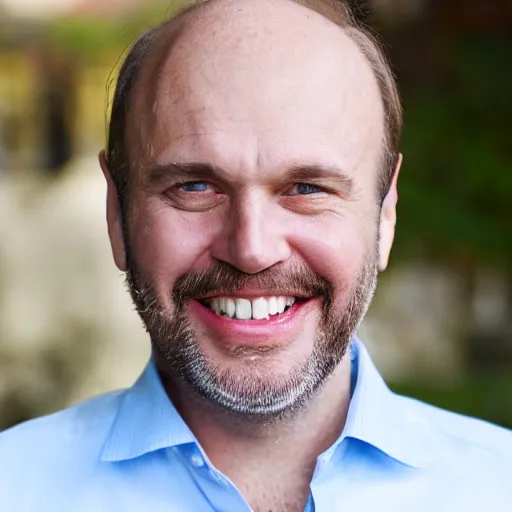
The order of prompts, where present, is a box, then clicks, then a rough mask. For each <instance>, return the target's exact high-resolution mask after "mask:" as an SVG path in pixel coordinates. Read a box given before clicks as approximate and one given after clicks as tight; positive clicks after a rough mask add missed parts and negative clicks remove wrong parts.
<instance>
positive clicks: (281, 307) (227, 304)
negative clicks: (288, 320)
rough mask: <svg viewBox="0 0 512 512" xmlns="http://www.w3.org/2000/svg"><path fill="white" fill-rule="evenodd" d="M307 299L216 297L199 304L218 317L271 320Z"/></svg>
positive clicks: (203, 300)
mask: <svg viewBox="0 0 512 512" xmlns="http://www.w3.org/2000/svg"><path fill="white" fill-rule="evenodd" d="M306 300H307V299H305V298H299V297H286V296H274V297H258V298H256V299H244V298H240V297H214V298H211V299H202V300H198V302H199V303H200V304H201V305H202V306H204V307H206V308H208V309H210V310H212V311H213V312H214V313H215V314H216V315H219V316H223V317H226V318H231V319H234V320H235V319H236V320H269V319H270V318H271V317H277V316H279V315H282V314H283V313H285V312H286V311H288V310H289V309H290V308H292V307H293V306H294V304H297V303H299V302H305V301H306Z"/></svg>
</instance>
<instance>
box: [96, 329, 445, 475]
mask: <svg viewBox="0 0 512 512" xmlns="http://www.w3.org/2000/svg"><path fill="white" fill-rule="evenodd" d="M352 365H353V370H354V371H353V379H356V381H355V386H354V388H353V389H354V391H353V394H352V398H351V401H350V406H349V410H348V415H347V420H346V423H345V428H344V430H343V433H342V435H341V436H340V438H339V439H338V440H337V442H336V443H335V444H334V445H333V446H332V447H331V449H329V450H328V451H329V452H331V453H334V451H335V450H336V448H337V447H338V446H339V445H340V444H341V442H342V441H343V440H344V439H347V438H354V439H358V440H360V441H362V442H364V443H367V444H369V445H372V446H374V447H375V448H377V449H378V450H380V451H382V452H383V453H385V454H387V455H388V456H389V457H392V458H393V459H396V460H398V461H400V462H401V463H403V464H406V465H408V466H413V467H424V466H429V465H430V464H431V463H432V462H433V460H434V458H435V451H434V443H433V431H432V429H431V427H430V425H429V422H428V421H427V420H426V418H425V417H423V415H421V413H419V412H418V411H417V408H414V407H413V406H412V405H411V404H413V403H414V402H412V401H410V400H408V399H404V398H402V397H399V396H397V395H395V394H394V393H393V392H392V391H391V390H390V389H389V388H388V387H387V386H386V384H385V383H384V380H383V379H382V377H381V376H380V374H379V372H378V371H377V369H376V368H375V366H374V364H373V362H372V360H371V358H370V356H369V355H368V352H367V351H366V349H365V347H364V346H363V344H362V343H361V342H359V341H358V340H357V339H355V340H354V342H353V343H352ZM187 443H198V442H197V440H196V438H195V436H194V435H193V433H192V432H191V431H190V429H189V428H188V426H187V425H186V423H185V422H184V421H183V419H182V418H181V416H180V415H179V413H178V411H177V410H176V409H175V407H174V406H173V404H172V402H171V401H170V400H169V398H168V396H167V394H166V392H165V390H164V388H163V386H162V383H161V381H160V378H159V376H158V373H157V371H156V368H155V364H154V361H153V359H151V360H150V361H149V363H148V365H147V366H146V369H145V370H144V372H143V373H142V375H141V376H140V377H139V379H138V380H137V381H136V382H135V384H134V385H133V386H132V387H131V388H130V389H128V390H127V391H126V392H125V394H124V396H123V398H122V400H121V403H120V406H119V410H118V413H117V416H116V418H115V420H114V422H113V425H112V427H111V430H110V432H109V435H108V437H107V440H106V442H105V445H104V447H103V451H102V456H101V459H102V460H103V461H110V462H113V461H121V460H128V459H133V458H135V457H139V456H141V455H144V454H145V453H149V452H154V451H156V450H160V449H163V448H169V447H172V446H178V445H183V444H187Z"/></svg>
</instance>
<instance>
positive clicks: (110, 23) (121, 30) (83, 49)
mask: <svg viewBox="0 0 512 512" xmlns="http://www.w3.org/2000/svg"><path fill="white" fill-rule="evenodd" d="M181 5H183V2H182V1H180V0H175V1H174V2H154V1H152V2H147V3H144V4H142V6H141V7H139V8H138V9H136V10H134V11H129V12H128V13H126V14H124V15H119V16H115V17H113V16H112V17H104V16H101V17H99V16H86V15H84V14H80V15H75V16H67V17H64V18H58V19H56V20H54V21H53V22H52V23H51V24H50V25H49V26H48V27H47V28H48V30H47V34H48V38H49V39H50V41H51V42H52V44H54V45H56V46H57V47H61V48H65V49H66V50H68V51H70V52H72V53H75V54H80V55H82V56H84V57H86V58H95V57H101V56H103V55H105V54H110V53H113V52H114V53H115V52H117V53H120V52H121V51H123V50H124V49H125V48H126V47H127V46H129V45H130V44H131V43H132V42H133V40H134V39H135V38H136V37H137V36H138V35H140V34H141V32H143V31H144V30H147V29H148V28H150V27H152V26H154V25H156V24H158V23H160V22H161V21H163V20H164V19H165V18H166V16H167V15H168V14H170V13H172V12H174V11H176V10H178V9H179V8H180V7H181Z"/></svg>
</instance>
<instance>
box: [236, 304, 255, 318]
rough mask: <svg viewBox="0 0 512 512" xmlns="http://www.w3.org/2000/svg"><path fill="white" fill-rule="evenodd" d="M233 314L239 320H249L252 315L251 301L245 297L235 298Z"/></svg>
mask: <svg viewBox="0 0 512 512" xmlns="http://www.w3.org/2000/svg"><path fill="white" fill-rule="evenodd" d="M235 306H236V310H235V314H236V317H237V318H238V319H239V320H250V318H251V316H252V308H251V301H250V300H247V299H236V300H235Z"/></svg>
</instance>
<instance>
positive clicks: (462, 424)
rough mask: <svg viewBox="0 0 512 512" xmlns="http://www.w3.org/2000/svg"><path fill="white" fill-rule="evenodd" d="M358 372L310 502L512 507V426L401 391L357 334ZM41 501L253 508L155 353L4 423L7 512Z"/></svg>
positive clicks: (0, 451)
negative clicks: (65, 404) (185, 413)
mask: <svg viewBox="0 0 512 512" xmlns="http://www.w3.org/2000/svg"><path fill="white" fill-rule="evenodd" d="M352 382H353V392H352V397H351V401H350V406H349V410H348V417H347V420H346V424H345V427H344V430H343V432H342V434H341V435H340V437H339V439H338V440H337V441H336V442H335V443H334V444H333V445H332V446H331V447H330V448H329V449H328V450H327V451H326V452H325V453H323V454H321V455H320V456H319V457H318V461H317V465H316V469H315V472H314V475H313V478H312V481H311V486H310V489H311V494H310V499H309V502H308V505H307V507H306V511H308V512H309V511H314V512H331V511H336V512H344V511H347V512H358V511H361V512H369V511H379V512H380V511H382V512H388V511H393V512H396V511H407V512H427V511H428V512H448V511H450V512H472V511H475V512H476V511H479V512H480V511H483V512H512V433H511V432H510V431H508V430H505V429H502V428H500V427H496V426H493V425H491V424H488V423H485V422H483V421H480V420H475V419H470V418H466V417H463V416H460V415H456V414H454V413H450V412H446V411H443V410H440V409H437V408H435V407H432V406H429V405H426V404H424V403H421V402H418V401H416V400H412V399H409V398H404V397H402V396H398V395H396V394H394V393H393V392H391V391H390V390H389V389H388V388H387V386H386V385H385V383H384V381H383V379H382V378H381V376H380V375H379V373H378V371H377V370H376V368H375V366H374V365H373V363H372V361H371V359H370V357H369V355H368V353H367V352H366V350H365V348H364V346H363V345H362V344H361V343H360V342H359V341H357V340H355V341H354V343H353V345H352ZM297 449H300V447H297ZM40 511H44V512H106V511H108V512H171V511H172V512H214V511H215V512H249V511H250V507H249V505H248V503H247V502H246V500H245V499H244V497H243V496H242V495H241V493H240V492H239V490H238V489H237V488H236V487H235V485H234V484H233V483H232V482H231V481H230V480H229V479H228V478H227V477H226V476H225V475H223V474H222V473H220V472H219V471H218V470H217V469H216V468H215V467H214V466H213V465H212V464H211V462H210V461H209V460H208V456H207V455H206V453H205V452H204V450H203V449H202V448H201V446H200V444H199V443H198V441H197V439H196V438H195V437H194V435H193V434H192V432H191V431H190V430H189V428H188V427H187V425H186V424H185V423H184V421H183V420H182V418H181V416H180V415H179V414H178V412H177V411H176V409H175V408H174V407H173V405H172V403H171V401H170V400H169V399H168V397H167V395H166V393H165V391H164V389H163V387H162V384H161V382H160V379H159V377H158V374H157V372H156V369H155V366H154V363H153V361H150V362H149V363H148V365H147V367H146V369H145V370H144V372H143V374H142V375H141V377H140V378H139V379H138V380H137V382H136V383H135V384H134V385H133V386H132V387H131V388H129V389H127V390H124V391H117V392H113V393H108V394H106V395H102V396H100V397H97V398H93V399H92V400H89V401H86V402H84V403H81V404H78V405H76V406H74V407H71V408H69V409H67V410H64V411H61V412H58V413H56V414H52V415H50V416H46V417H43V418H39V419H36V420H32V421H29V422H26V423H24V424H21V425H19V426H17V427H14V428H12V429H10V430H7V431H5V432H3V433H1V434H0V512H40ZM272 512H286V511H276V510H274V511H272Z"/></svg>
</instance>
